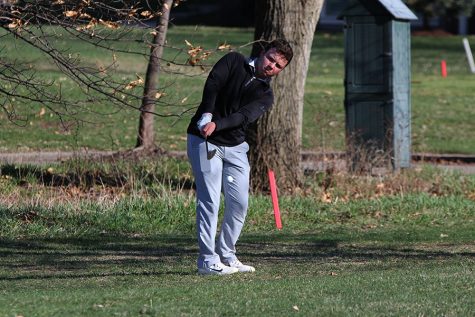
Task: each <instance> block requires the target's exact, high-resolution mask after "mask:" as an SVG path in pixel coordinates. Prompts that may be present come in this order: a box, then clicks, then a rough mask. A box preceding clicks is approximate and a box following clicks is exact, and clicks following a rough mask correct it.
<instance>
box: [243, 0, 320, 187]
mask: <svg viewBox="0 0 475 317" xmlns="http://www.w3.org/2000/svg"><path fill="white" fill-rule="evenodd" d="M322 6H323V0H307V1H300V0H256V7H255V10H256V28H255V34H254V39H255V40H256V41H258V42H256V44H255V45H254V47H253V55H258V54H259V52H260V51H261V49H262V41H271V40H273V39H275V38H284V39H286V40H287V41H289V43H290V44H291V45H292V47H293V50H294V57H293V60H292V62H291V64H290V65H289V66H288V67H287V68H286V69H285V70H284V72H282V73H281V74H280V75H279V76H278V77H276V78H274V79H273V80H272V87H273V89H274V94H275V101H274V106H273V109H272V110H271V111H270V112H269V113H267V114H266V115H264V116H263V117H262V118H261V119H259V121H258V122H257V124H256V125H255V126H254V127H253V130H252V133H250V138H249V142H250V143H251V145H252V146H251V151H250V160H251V161H252V163H251V166H252V171H251V173H252V186H253V188H254V189H265V188H267V186H268V181H267V171H268V169H273V170H274V171H275V172H276V176H277V180H278V183H279V186H280V188H282V189H289V190H291V189H294V188H296V187H297V186H299V185H300V180H301V179H302V178H301V168H300V160H301V157H300V155H301V154H300V149H301V144H302V120H303V106H304V88H305V80H306V78H307V70H308V64H309V59H310V52H311V49H312V42H313V37H314V32H315V28H316V25H317V22H318V19H319V17H320V12H321V9H322Z"/></svg>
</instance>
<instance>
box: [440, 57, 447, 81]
mask: <svg viewBox="0 0 475 317" xmlns="http://www.w3.org/2000/svg"><path fill="white" fill-rule="evenodd" d="M440 72H441V74H442V77H444V78H445V77H447V63H446V62H445V60H442V61H441V62H440Z"/></svg>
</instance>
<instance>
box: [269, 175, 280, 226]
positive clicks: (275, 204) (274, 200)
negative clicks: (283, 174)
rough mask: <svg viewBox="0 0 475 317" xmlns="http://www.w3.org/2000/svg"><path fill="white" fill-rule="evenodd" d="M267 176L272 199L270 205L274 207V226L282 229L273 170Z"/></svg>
mask: <svg viewBox="0 0 475 317" xmlns="http://www.w3.org/2000/svg"><path fill="white" fill-rule="evenodd" d="M268 174H269V185H270V193H271V197H272V205H273V207H274V218H275V226H276V227H277V229H279V230H280V229H282V221H281V220H280V210H279V200H278V198H277V185H276V183H275V175H274V171H273V170H269V171H268Z"/></svg>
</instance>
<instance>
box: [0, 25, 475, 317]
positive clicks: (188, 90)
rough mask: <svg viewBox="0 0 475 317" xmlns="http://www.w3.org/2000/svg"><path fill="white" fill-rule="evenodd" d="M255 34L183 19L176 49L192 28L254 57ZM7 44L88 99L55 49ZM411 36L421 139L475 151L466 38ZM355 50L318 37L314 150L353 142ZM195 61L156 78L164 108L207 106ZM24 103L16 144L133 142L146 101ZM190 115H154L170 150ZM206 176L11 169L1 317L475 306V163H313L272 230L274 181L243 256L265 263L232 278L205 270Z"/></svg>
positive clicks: (256, 203)
mask: <svg viewBox="0 0 475 317" xmlns="http://www.w3.org/2000/svg"><path fill="white" fill-rule="evenodd" d="M252 34H253V31H252V30H249V29H222V28H207V27H196V28H195V27H173V28H171V29H170V33H169V41H168V43H169V44H170V45H174V46H180V45H181V47H182V48H183V49H184V50H185V49H186V45H185V44H184V43H185V40H187V41H190V42H191V43H193V44H194V45H203V46H204V47H207V48H215V47H217V46H218V45H219V44H221V43H224V42H226V43H230V44H232V45H233V46H234V47H235V48H238V49H239V50H240V51H241V52H243V53H247V52H248V51H249V47H248V46H242V47H241V45H244V44H245V43H248V42H249V41H251V40H252ZM0 35H3V34H1V33H0ZM139 35H140V34H139ZM1 38H2V42H1V43H0V57H1V58H2V59H3V58H7V56H8V58H18V59H21V61H22V62H26V63H30V64H31V65H35V67H39V69H38V71H39V74H41V75H42V76H44V78H51V79H55V80H57V81H55V84H57V83H58V82H60V83H61V85H62V87H64V88H65V89H67V91H68V93H69V96H72V97H79V95H78V94H79V91H78V90H77V89H76V88H75V87H74V85H72V83H71V82H70V81H69V79H67V78H66V77H65V76H64V75H62V74H60V73H58V72H57V71H56V70H55V69H54V68H53V67H52V65H51V64H48V63H47V62H45V63H43V60H44V57H42V56H41V55H39V54H38V53H37V52H34V51H31V50H28V49H25V47H24V46H22V44H20V43H17V42H15V41H14V40H13V39H12V38H9V37H7V36H3V37H1ZM61 39H62V41H63V42H62V45H64V47H69V48H70V49H71V50H72V51H77V52H80V55H81V56H82V58H84V60H86V61H89V62H90V63H91V65H101V63H106V62H107V61H108V60H109V61H110V59H111V53H110V52H98V51H95V50H91V49H89V50H88V49H87V48H85V47H84V46H83V45H81V44H80V43H78V42H77V41H73V40H72V39H70V38H68V37H66V36H65V37H64V38H61ZM470 40H471V41H472V40H473V37H472V38H470ZM412 41H413V42H412V43H413V51H412V57H413V60H412V62H413V68H412V73H413V78H412V79H413V84H412V92H413V95H412V101H413V103H412V109H413V114H412V119H413V126H412V132H413V135H412V139H413V145H414V148H413V150H414V151H415V152H416V151H420V152H441V153H448V152H458V153H468V154H473V153H475V134H474V133H475V129H473V118H474V117H475V107H472V103H473V96H474V93H473V80H474V78H475V77H474V76H473V75H471V74H468V66H467V65H466V61H465V56H464V53H463V47H462V44H461V38H460V37H443V38H430V37H413V39H412ZM135 45H138V44H135ZM144 50H146V48H144ZM19 52H26V53H25V55H22V54H19ZM222 53H223V52H220V53H217V54H216V55H213V56H212V57H211V59H210V60H209V61H208V62H209V64H211V63H212V62H213V61H214V60H216V58H217V57H218V56H219V54H222ZM343 56H344V52H343V37H342V35H341V34H326V33H319V32H317V36H316V39H315V42H314V45H313V49H312V56H311V63H310V68H309V75H308V79H307V86H306V95H305V110H304V127H303V148H304V149H312V150H316V151H333V150H344V148H345V146H344V128H345V127H344V121H345V119H344V108H343V76H344V69H343ZM117 58H118V61H119V68H118V73H117V74H116V75H117V76H121V78H125V80H134V79H136V78H137V77H136V76H137V74H142V73H143V72H144V69H145V59H144V58H143V57H139V58H132V57H126V56H124V55H123V54H120V53H118V54H117ZM180 58H183V56H181V57H180ZM442 58H443V59H445V60H446V61H447V63H448V68H449V76H448V77H447V78H445V79H443V78H441V77H440V74H439V63H440V60H441V59H442ZM185 60H186V56H185ZM39 61H41V63H40V62H39ZM191 72H196V73H193V75H192V76H184V77H183V76H182V77H180V78H175V77H174V75H173V74H167V73H166V72H165V73H163V74H162V75H163V76H162V77H161V79H160V80H161V84H160V87H161V88H163V87H167V88H171V87H172V88H171V89H170V90H169V94H168V95H167V96H166V97H164V98H165V99H164V102H170V103H172V102H174V103H176V105H175V104H173V105H170V106H169V107H168V108H166V109H163V110H164V111H167V112H168V111H172V112H173V111H176V113H181V112H182V111H184V110H186V108H187V107H188V108H190V107H193V106H196V105H197V103H198V102H199V100H200V96H201V89H202V85H203V82H204V79H205V77H206V74H205V73H204V72H202V73H200V71H199V70H196V68H194V69H193V70H192V71H191ZM0 84H2V85H3V86H5V87H7V86H8V83H0ZM136 89H137V91H140V89H141V87H137V88H136ZM184 100H185V102H182V101H184ZM12 106H15V107H17V108H16V109H17V110H18V113H21V114H22V115H23V116H24V117H23V119H26V120H24V121H22V123H24V124H23V125H22V126H17V125H14V124H12V123H11V122H9V121H8V120H7V117H6V114H5V113H1V114H0V119H1V120H0V122H1V123H0V136H1V137H0V151H2V152H12V151H38V150H41V151H49V150H60V151H61V150H71V149H83V148H88V149H98V150H122V149H130V148H133V146H134V144H135V138H136V135H135V133H136V131H137V120H138V113H137V111H136V110H132V109H122V110H121V111H117V109H111V107H110V105H109V104H93V105H88V107H89V106H92V108H88V107H84V108H81V109H79V111H78V114H80V115H81V116H83V117H81V118H80V119H81V120H84V121H82V122H81V123H78V121H75V119H74V118H68V120H67V125H66V126H67V127H69V128H66V127H65V126H62V125H61V124H60V123H59V121H58V118H56V117H55V116H54V114H52V113H51V112H49V111H48V110H43V109H42V105H41V104H28V103H19V102H15V103H14V105H9V107H12ZM9 109H10V108H9ZM91 109H93V110H94V112H90V111H89V110H91ZM190 113H192V111H191V112H187V113H185V114H183V115H182V116H181V117H180V118H173V119H171V118H160V117H157V118H156V125H155V127H156V132H157V143H158V145H159V146H161V147H163V148H165V149H167V150H184V148H185V128H186V125H187V124H188V121H189V118H190ZM277 177H278V176H277ZM192 181H193V180H192V176H191V172H190V169H189V164H188V163H187V161H186V160H181V159H179V158H175V157H173V158H169V157H154V158H152V159H146V158H144V159H143V160H137V161H127V160H125V161H121V160H120V159H118V160H117V161H106V162H99V161H93V160H92V161H91V160H89V161H88V160H84V161H82V160H79V159H78V160H72V161H67V162H63V163H57V164H48V165H42V166H33V165H19V164H4V165H1V166H0V317H3V316H6V317H19V316H23V317H33V316H34V317H37V316H38V317H42V316H45V317H50V316H61V317H63V316H67V317H70V316H88V317H89V316H92V317H94V316H474V315H475V274H474V273H475V272H474V270H475V234H474V232H475V175H462V174H457V173H451V172H449V171H443V170H438V169H436V168H433V167H430V166H420V165H418V166H416V167H415V168H413V169H408V170H404V171H401V172H400V173H394V174H388V175H378V176H374V177H373V176H368V175H350V174H347V173H344V172H341V171H338V170H333V169H331V170H328V171H324V172H312V173H306V174H305V176H304V178H303V179H302V187H301V188H297V189H295V192H294V193H293V195H289V194H288V193H285V192H280V196H279V198H280V206H281V211H282V221H283V226H284V228H283V230H282V231H277V230H276V229H275V225H274V219H273V214H272V205H271V202H270V198H269V197H268V195H267V193H258V194H256V193H255V194H253V195H251V198H250V208H249V214H248V217H247V222H246V225H245V227H244V231H243V235H242V238H241V240H240V241H239V243H238V255H239V257H240V259H241V260H242V261H243V262H245V263H250V264H252V265H254V266H255V267H256V269H257V271H256V272H255V273H251V274H235V275H232V276H225V277H216V276H211V277H209V276H208V277H203V276H199V275H197V273H196V264H195V263H196V256H197V253H198V249H197V243H196V239H195V236H194V235H195V202H194V192H193V186H192Z"/></svg>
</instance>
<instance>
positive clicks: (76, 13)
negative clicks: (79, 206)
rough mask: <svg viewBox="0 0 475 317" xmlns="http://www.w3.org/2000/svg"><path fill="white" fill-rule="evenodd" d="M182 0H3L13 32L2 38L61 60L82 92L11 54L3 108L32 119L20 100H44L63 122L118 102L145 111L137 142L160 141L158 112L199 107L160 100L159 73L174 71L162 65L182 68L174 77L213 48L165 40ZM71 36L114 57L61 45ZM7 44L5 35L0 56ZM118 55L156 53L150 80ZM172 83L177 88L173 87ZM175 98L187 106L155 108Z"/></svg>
mask: <svg viewBox="0 0 475 317" xmlns="http://www.w3.org/2000/svg"><path fill="white" fill-rule="evenodd" d="M178 3H179V0H165V1H154V2H149V1H119V0H116V1H92V0H73V1H66V0H55V1H43V0H19V1H9V2H8V3H6V2H4V3H2V5H0V27H1V28H2V29H3V30H4V31H5V33H0V36H2V37H3V38H4V39H7V36H8V39H9V40H12V39H14V40H15V41H22V42H24V43H27V44H28V45H29V46H30V47H31V49H32V50H38V51H40V52H42V54H43V57H42V58H41V60H42V62H43V63H46V60H48V61H50V62H51V64H54V65H55V66H56V67H57V68H58V69H59V70H60V71H61V72H62V73H63V74H65V75H67V77H68V78H70V79H71V80H72V81H73V83H74V84H75V85H76V87H79V88H80V90H81V91H82V94H81V96H80V97H78V96H74V99H72V98H70V97H69V96H68V94H67V93H65V91H64V87H63V85H61V83H59V82H58V81H57V80H55V79H45V77H43V76H41V74H39V73H38V72H37V71H36V70H35V67H34V65H32V64H31V63H28V64H21V63H20V62H18V61H17V60H16V59H15V57H14V56H3V57H2V58H1V59H0V70H1V72H0V83H1V84H0V107H1V109H2V110H3V111H4V112H5V113H6V114H7V116H8V118H9V119H10V120H11V121H12V122H14V123H16V124H25V122H27V118H26V117H25V116H23V115H22V114H21V113H19V112H18V111H17V107H16V106H15V105H17V104H20V103H28V102H36V103H39V104H41V105H42V106H43V107H45V108H47V109H48V110H49V111H50V112H52V113H54V114H56V115H57V116H58V117H59V118H60V120H61V121H62V122H66V121H67V120H66V119H68V120H71V119H72V120H75V121H81V120H82V119H81V116H80V115H79V113H80V112H81V111H91V112H93V111H94V107H95V106H96V105H97V104H98V103H102V104H108V105H110V106H111V107H112V108H114V107H115V109H116V110H115V111H118V110H117V109H123V108H132V109H135V110H137V111H140V114H141V115H140V120H139V133H138V137H137V146H138V147H139V148H150V147H153V145H154V143H155V142H154V141H155V140H154V133H153V117H154V116H161V117H168V116H176V117H179V116H180V115H181V112H180V111H183V109H185V110H186V109H189V108H190V107H191V106H192V105H190V104H186V103H180V102H179V101H178V100H180V98H177V99H176V100H171V99H167V98H159V97H160V96H163V95H165V94H164V93H163V91H162V92H158V91H157V86H158V74H159V73H160V72H161V71H162V72H163V71H165V72H167V68H166V67H162V65H167V66H168V67H169V68H170V66H174V67H175V68H174V69H175V70H173V76H179V75H180V74H179V71H178V72H177V71H176V69H183V68H184V67H185V66H190V67H192V66H194V65H198V64H200V62H199V61H201V60H204V59H206V57H207V56H208V55H209V54H210V52H209V51H205V50H203V49H202V48H201V47H194V46H193V45H192V44H191V43H187V45H186V46H185V45H184V47H171V46H166V45H165V39H166V33H167V28H168V24H169V14H170V10H171V9H172V6H173V5H174V6H176V5H178ZM2 34H3V35H2ZM63 34H66V35H67V36H68V37H74V38H76V39H77V40H78V41H80V43H81V45H90V46H91V49H92V50H107V51H109V52H110V56H111V59H110V60H111V62H110V63H109V64H104V65H99V66H98V65H95V63H94V62H93V61H88V60H84V59H82V58H81V57H80V56H78V54H76V52H74V51H73V50H72V49H71V48H70V47H64V46H61V43H62V37H63ZM137 43H142V44H143V46H142V47H140V45H137ZM184 44H185V43H184ZM1 48H2V47H1V41H0V54H1V53H2V49H1ZM164 48H166V49H168V50H169V51H173V52H174V53H173V54H169V56H173V57H172V58H169V59H165V58H164V57H163V51H164ZM146 49H148V50H149V51H148V52H147V50H146ZM117 54H122V55H134V56H141V57H144V59H145V58H148V68H147V72H146V75H145V80H144V79H143V76H140V75H137V78H135V79H133V80H130V79H129V78H123V77H122V76H121V75H119V74H118V73H117V68H118V60H117ZM204 71H205V70H204V69H203V72H204ZM183 73H185V71H183ZM142 86H144V87H143V88H144V89H143V90H142V89H141V88H142ZM168 88H169V89H170V90H171V88H172V87H168ZM174 103H178V104H181V109H182V110H180V111H178V112H175V113H169V112H170V111H169V110H167V111H160V109H159V110H158V111H156V110H155V105H160V106H164V107H166V106H171V105H173V104H174ZM165 112H166V113H165Z"/></svg>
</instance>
